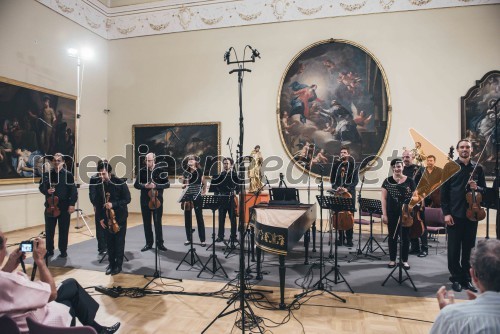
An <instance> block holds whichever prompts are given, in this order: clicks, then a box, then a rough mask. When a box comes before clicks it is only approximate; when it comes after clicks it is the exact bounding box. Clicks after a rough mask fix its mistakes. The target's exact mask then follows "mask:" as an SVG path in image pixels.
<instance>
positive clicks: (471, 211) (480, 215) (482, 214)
mask: <svg viewBox="0 0 500 334" xmlns="http://www.w3.org/2000/svg"><path fill="white" fill-rule="evenodd" d="M474 173H475V171H473V172H472V175H471V179H473V178H474ZM465 199H466V200H467V205H468V208H467V212H466V213H465V215H466V216H467V219H469V220H471V221H473V222H477V221H480V220H483V219H484V218H486V211H485V210H484V208H482V207H481V202H482V201H483V197H482V195H481V193H479V192H476V191H475V190H474V189H470V191H469V192H467V194H466V195H465Z"/></svg>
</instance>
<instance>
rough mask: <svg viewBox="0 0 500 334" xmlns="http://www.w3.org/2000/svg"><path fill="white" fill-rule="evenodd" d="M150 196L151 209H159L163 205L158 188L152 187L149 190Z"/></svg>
mask: <svg viewBox="0 0 500 334" xmlns="http://www.w3.org/2000/svg"><path fill="white" fill-rule="evenodd" d="M148 196H149V202H148V206H149V209H150V210H156V209H158V208H159V207H160V205H161V203H160V200H159V199H158V190H156V189H150V190H149V191H148Z"/></svg>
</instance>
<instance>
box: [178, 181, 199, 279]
mask: <svg viewBox="0 0 500 334" xmlns="http://www.w3.org/2000/svg"><path fill="white" fill-rule="evenodd" d="M201 187H202V185H201V184H200V185H197V184H190V185H189V186H188V187H187V188H186V189H185V192H184V193H183V194H182V195H181V198H180V199H179V201H178V202H194V201H195V200H196V199H197V198H198V196H200V193H201ZM190 210H192V208H191V209H190ZM193 232H194V229H192V228H191V238H190V240H189V241H190V243H189V250H188V251H187V252H186V255H184V257H183V258H182V260H181V262H180V263H179V265H178V266H177V268H175V270H179V267H180V266H181V265H182V264H183V263H184V262H186V263H187V264H189V265H190V266H191V267H193V266H194V265H195V264H196V263H198V262H200V264H201V260H200V257H199V256H198V254H197V253H196V249H195V248H194V247H193ZM188 256H189V259H190V261H187V260H186V258H187V257H188Z"/></svg>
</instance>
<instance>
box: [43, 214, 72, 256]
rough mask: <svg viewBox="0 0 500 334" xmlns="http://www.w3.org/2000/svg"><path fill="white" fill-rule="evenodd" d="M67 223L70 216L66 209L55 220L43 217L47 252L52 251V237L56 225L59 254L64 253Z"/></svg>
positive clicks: (66, 240) (66, 248)
mask: <svg viewBox="0 0 500 334" xmlns="http://www.w3.org/2000/svg"><path fill="white" fill-rule="evenodd" d="M69 221H70V214H69V212H68V209H67V208H66V209H65V210H61V214H60V215H59V216H58V217H56V218H54V217H50V216H47V215H45V235H46V241H45V242H46V245H47V246H46V247H47V251H48V252H53V251H54V235H55V233H56V225H59V227H58V230H59V242H58V247H59V250H60V251H61V252H66V250H68V234H69Z"/></svg>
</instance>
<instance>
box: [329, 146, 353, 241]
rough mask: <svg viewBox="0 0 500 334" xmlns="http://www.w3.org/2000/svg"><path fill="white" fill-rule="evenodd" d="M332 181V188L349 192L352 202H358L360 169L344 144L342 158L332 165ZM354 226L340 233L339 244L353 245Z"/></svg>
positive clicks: (341, 151) (340, 192) (337, 191)
mask: <svg viewBox="0 0 500 334" xmlns="http://www.w3.org/2000/svg"><path fill="white" fill-rule="evenodd" d="M330 182H331V183H332V189H333V191H334V192H335V193H337V194H338V195H341V194H343V193H345V192H348V193H349V194H350V195H351V197H352V203H353V205H355V203H356V185H357V184H358V182H359V177H358V169H356V166H355V161H354V159H353V158H352V157H351V155H350V153H349V147H347V146H343V147H342V148H341V149H340V160H339V161H337V162H335V163H334V164H333V166H332V171H331V174H330ZM352 236H353V228H351V229H349V230H347V231H345V233H344V231H340V233H339V245H345V246H347V247H353V246H354V244H353V242H352Z"/></svg>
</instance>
